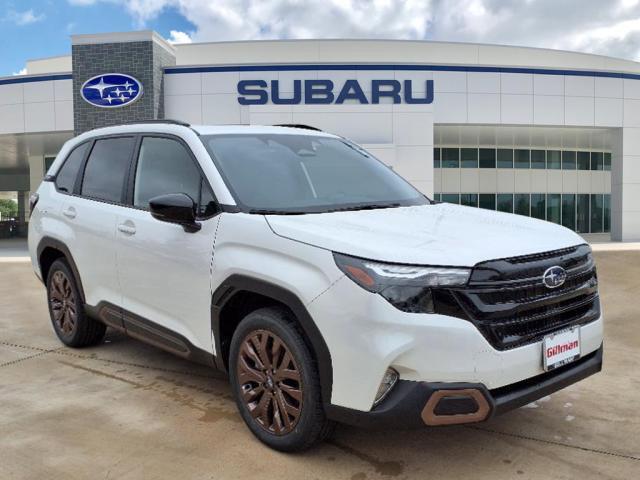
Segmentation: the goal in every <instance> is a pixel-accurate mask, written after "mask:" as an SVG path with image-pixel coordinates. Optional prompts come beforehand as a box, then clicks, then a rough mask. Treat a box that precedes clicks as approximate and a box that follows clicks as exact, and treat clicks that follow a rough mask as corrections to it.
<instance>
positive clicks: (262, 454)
mask: <svg viewBox="0 0 640 480" xmlns="http://www.w3.org/2000/svg"><path fill="white" fill-rule="evenodd" d="M596 261H597V264H598V273H599V278H600V285H601V295H602V302H603V308H604V312H605V315H606V327H605V337H606V338H605V366H604V370H603V372H602V373H600V374H598V375H596V376H593V377H590V378H588V379H586V380H585V381H583V382H581V383H578V384H576V385H573V386H571V387H569V388H567V389H566V390H563V391H561V392H558V393H555V394H553V395H551V396H550V397H547V398H543V399H541V400H540V401H537V402H535V403H534V404H530V405H528V406H527V407H525V408H521V409H519V410H516V411H514V412H511V413H508V414H506V415H504V416H502V417H500V418H495V419H492V420H491V421H489V422H488V423H483V424H478V425H476V426H465V427H448V428H440V429H424V430H417V431H409V432H406V431H405V432H403V431H394V432H388V431H367V430H359V429H356V428H352V427H346V426H339V427H338V428H337V430H336V432H335V433H334V435H333V437H332V438H331V439H330V440H329V441H328V442H326V443H324V444H322V445H320V446H319V447H318V448H315V449H313V450H311V451H309V452H305V453H303V454H296V455H287V454H282V453H278V452H274V451H271V450H269V449H268V448H266V447H264V446H262V444H260V443H259V442H258V441H257V440H255V439H254V438H253V436H252V435H251V434H250V432H249V430H248V429H247V428H246V427H245V426H244V424H243V423H242V421H241V419H240V416H239V415H238V413H237V412H236V408H235V405H234V403H233V401H232V399H231V390H230V388H229V386H228V384H227V382H226V380H225V379H224V378H222V377H220V376H219V375H217V374H215V373H214V372H211V371H209V370H208V369H206V368H205V367H202V366H199V365H195V364H191V363H188V362H186V361H184V360H181V359H179V358H176V357H173V356H171V355H169V354H166V353H164V352H162V351H159V350H157V349H154V348H153V347H149V346H146V345H144V344H142V343H139V342H137V341H135V340H132V339H128V338H126V337H124V336H122V335H120V334H116V333H113V332H109V333H108V334H107V337H106V341H105V343H104V344H102V345H100V346H98V347H94V348H88V349H82V350H73V349H69V348H66V347H63V346H62V345H61V344H60V343H59V342H58V340H57V339H56V337H55V335H54V333H53V331H52V329H51V326H50V323H49V316H48V312H47V307H46V303H45V291H44V288H43V287H42V285H41V284H40V283H39V281H38V280H37V279H36V277H35V276H34V275H33V272H32V270H31V265H30V264H29V263H26V262H24V260H20V259H18V258H16V259H14V260H8V261H4V262H0V478H2V479H13V478H15V479H47V480H55V479H64V480H69V479H75V478H78V479H80V478H81V479H110V478H111V479H136V480H137V479H156V478H157V479H160V478H163V479H164V478H168V479H181V480H182V479H248V478H256V477H257V478H260V479H263V480H268V479H280V480H281V479H283V478H285V479H289V478H291V479H319V480H320V479H346V480H366V479H392V480H393V479H399V480H400V479H413V478H415V479H426V478H429V479H435V478H438V479H440V478H442V479H463V478H472V479H474V480H477V479H485V478H486V479H489V478H490V479H492V480H495V479H514V478H516V479H534V478H535V479H538V478H540V479H552V478H553V479H557V478H562V479H591V478H594V479H595V478H598V479H602V478H615V479H625V480H627V479H632V478H640V416H639V415H638V407H637V406H638V405H639V404H640V307H638V297H639V294H640V293H639V292H640V251H613V252H597V253H596Z"/></svg>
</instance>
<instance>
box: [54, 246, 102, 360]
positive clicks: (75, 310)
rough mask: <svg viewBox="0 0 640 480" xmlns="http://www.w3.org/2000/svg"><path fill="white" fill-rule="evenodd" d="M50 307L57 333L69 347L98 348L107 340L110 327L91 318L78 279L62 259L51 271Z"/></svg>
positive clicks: (55, 263) (57, 261)
mask: <svg viewBox="0 0 640 480" xmlns="http://www.w3.org/2000/svg"><path fill="white" fill-rule="evenodd" d="M47 303H48V305H49V316H50V317H51V324H52V325H53V329H54V330H55V332H56V335H57V336H58V338H59V339H60V341H61V342H62V343H64V344H65V345H67V346H68V347H75V348H79V347H87V346H89V345H95V344H97V343H99V342H100V341H101V340H102V338H103V337H104V334H105V332H106V330H107V327H106V326H105V325H104V324H103V323H101V322H99V321H97V320H94V319H92V318H89V317H88V316H87V314H86V312H85V309H84V305H83V303H82V296H81V295H80V290H79V289H78V285H77V283H76V279H75V277H74V276H73V273H72V271H71V268H69V264H68V263H67V261H66V260H64V259H62V258H60V259H58V260H56V261H55V262H53V264H52V265H51V268H49V273H48V274H47Z"/></svg>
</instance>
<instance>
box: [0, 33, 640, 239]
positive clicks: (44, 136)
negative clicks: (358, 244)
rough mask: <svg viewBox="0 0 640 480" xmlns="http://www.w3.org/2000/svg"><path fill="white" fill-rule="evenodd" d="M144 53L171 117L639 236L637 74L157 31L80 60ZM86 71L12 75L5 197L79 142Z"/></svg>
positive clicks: (437, 51) (445, 197) (545, 60)
mask: <svg viewBox="0 0 640 480" xmlns="http://www.w3.org/2000/svg"><path fill="white" fill-rule="evenodd" d="M135 42H151V43H152V44H153V45H154V48H156V49H160V50H162V54H163V55H164V57H163V58H164V59H165V60H163V62H164V63H163V65H162V66H161V67H158V68H159V70H158V71H159V72H160V74H159V76H158V75H156V78H159V79H160V81H156V82H155V83H154V84H153V85H151V86H149V88H148V86H147V85H145V89H144V91H145V93H144V95H153V94H156V95H158V99H159V100H158V101H159V102H160V103H159V108H156V110H157V111H158V114H157V115H156V117H157V118H170V119H176V120H182V121H185V122H189V123H192V124H230V123H232V124H263V125H273V124H302V125H309V126H313V127H316V128H320V129H322V130H326V131H329V132H332V133H336V134H339V135H343V136H346V137H349V138H351V139H352V140H354V141H355V142H357V143H359V144H361V145H363V146H364V147H365V148H367V149H368V150H370V151H371V152H373V153H374V154H375V155H376V156H378V157H379V158H380V159H381V160H382V161H384V162H385V163H387V164H388V165H389V166H391V167H392V168H393V169H394V170H396V171H397V172H398V173H400V174H401V175H403V176H404V177H405V178H407V179H408V180H409V181H410V182H412V183H413V184H414V185H415V186H416V187H417V188H419V189H420V190H421V191H423V192H424V193H425V194H427V195H428V196H430V197H432V198H436V199H438V200H442V201H449V202H456V203H462V204H465V205H470V206H475V207H479V208H492V209H498V210H503V211H510V212H514V213H518V214H522V215H530V216H534V217H538V218H543V219H547V220H548V221H552V222H556V223H561V224H563V225H565V226H567V227H568V228H571V229H574V230H577V231H578V232H582V233H595V234H602V235H603V236H604V235H608V234H609V232H610V234H611V238H612V239H614V240H623V241H633V240H640V64H638V63H636V62H631V61H626V60H619V59H615V58H609V57H603V56H597V55H587V54H581V53H572V52H563V51H555V50H543V49H532V48H521V47H507V46H494V45H477V44H455V43H435V42H413V41H382V40H303V41H299V40H297V41H293V40H292V41H255V42H253V41H251V42H222V43H203V44H185V45H169V44H167V43H166V42H164V41H163V40H162V39H161V38H160V37H159V36H157V35H156V34H154V33H153V32H129V33H123V34H100V35H80V36H74V37H72V44H73V55H72V56H75V55H76V53H77V52H78V51H79V50H76V47H77V46H80V45H82V46H87V45H88V46H92V45H111V44H118V43H131V44H132V45H133V44H134V43H135ZM107 51H109V50H108V49H107ZM166 58H170V59H173V60H171V63H172V64H171V65H167V60H166ZM81 64H82V62H81V61H80V60H78V58H71V57H58V58H55V59H45V60H43V61H32V62H29V63H28V65H27V68H28V72H29V73H28V74H27V75H25V76H16V77H7V78H0V190H7V189H11V190H14V191H18V192H20V195H21V197H19V198H23V199H24V198H25V196H26V195H27V192H28V191H29V190H33V189H35V188H36V186H37V184H38V183H39V181H40V180H41V178H42V176H43V175H44V171H45V168H46V165H47V162H48V160H47V159H48V158H49V157H50V156H52V155H55V154H56V153H57V149H59V148H60V145H61V144H62V142H64V140H66V139H67V138H70V137H71V136H72V135H73V134H74V130H75V131H76V132H77V131H78V128H77V125H78V124H79V123H80V122H79V120H78V115H80V114H81V115H85V116H86V115H87V113H86V112H87V108H86V105H83V110H82V113H79V112H78V108H74V103H76V104H77V103H78V102H83V100H78V98H79V97H78V95H75V93H77V92H74V90H76V89H77V85H80V84H81V82H84V81H85V80H87V78H85V77H86V76H87V75H88V73H84V71H83V70H81V67H80V66H81ZM79 65H80V66H79ZM69 67H71V70H69ZM45 69H46V71H43V70H45ZM74 69H77V70H74ZM123 70H126V69H124V68H123ZM32 72H34V73H32ZM95 72H96V70H95V69H94V70H93V72H92V74H95ZM99 73H100V72H99V71H98V74H99ZM102 73H104V74H107V73H113V72H109V71H104V72H102ZM117 73H122V74H126V75H133V76H135V75H134V73H135V72H133V73H132V72H131V71H118V72H117ZM81 77H82V78H81ZM150 78H151V77H150ZM149 81H150V82H151V80H149ZM74 85H76V87H74ZM156 107H158V105H156ZM92 108H96V109H98V107H92ZM128 108H132V107H128V106H123V107H122V108H121V109H118V110H119V111H120V112H126V111H127V110H126V109H128ZM139 110H140V109H139ZM90 113H91V112H90ZM137 115H138V117H137V118H136V119H141V118H140V117H139V115H140V114H137ZM125 117H126V115H125ZM96 118H99V119H100V122H102V123H98V120H96V125H94V126H97V125H99V124H105V122H107V123H108V122H109V121H110V120H109V118H106V117H105V118H103V117H96ZM114 118H115V117H114ZM117 118H118V119H121V118H122V115H120V116H119V117H117ZM91 119H93V117H91ZM81 120H82V125H87V124H89V125H93V124H92V121H93V120H91V121H87V119H86V118H82V119H81ZM22 210H23V211H24V210H25V208H24V207H23V208H22Z"/></svg>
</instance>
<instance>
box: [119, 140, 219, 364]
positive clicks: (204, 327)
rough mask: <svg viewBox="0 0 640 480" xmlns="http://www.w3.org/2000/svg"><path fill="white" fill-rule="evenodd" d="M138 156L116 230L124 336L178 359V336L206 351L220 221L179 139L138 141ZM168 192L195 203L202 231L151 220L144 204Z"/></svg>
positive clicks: (182, 347)
mask: <svg viewBox="0 0 640 480" xmlns="http://www.w3.org/2000/svg"><path fill="white" fill-rule="evenodd" d="M138 150H139V153H138V154H137V158H136V160H135V161H134V164H133V167H132V171H131V175H130V185H129V196H130V198H129V203H130V205H131V208H129V209H127V210H126V211H124V212H122V214H121V215H119V217H118V220H117V228H116V230H117V231H116V235H117V239H118V270H119V279H120V285H121V287H122V292H123V303H122V306H123V308H124V309H125V312H124V317H125V323H126V325H127V331H128V332H129V333H130V334H132V335H134V336H135V335H136V334H137V335H141V336H144V337H145V339H146V340H147V341H152V343H157V344H158V345H159V346H161V347H164V348H167V349H169V350H172V351H173V352H174V353H177V354H181V355H188V354H189V351H188V350H189V346H188V345H186V344H184V342H183V341H182V339H180V337H184V339H186V340H187V341H188V342H190V343H191V344H192V345H195V346H196V347H198V348H200V349H201V350H205V351H207V352H210V353H211V352H212V350H213V348H212V342H211V321H210V318H211V313H210V308H211V290H210V275H211V259H212V255H213V245H214V241H215V232H216V225H217V223H218V220H219V217H216V216H215V213H216V203H215V200H214V198H213V194H212V191H211V188H210V187H209V184H208V182H207V181H206V179H205V177H204V175H203V174H202V172H201V169H200V168H199V165H198V163H197V161H196V159H195V157H194V156H193V154H192V152H191V151H190V149H189V147H188V146H187V145H186V144H185V143H184V142H183V141H182V140H180V139H179V138H177V137H172V136H162V135H143V136H142V137H141V139H140V143H139V147H138ZM169 193H186V194H187V195H189V196H190V197H191V198H192V199H193V200H194V201H195V202H197V203H198V212H199V213H198V215H199V221H200V223H201V225H202V228H201V230H199V231H197V232H195V233H189V232H186V231H185V230H184V228H182V227H181V226H179V225H176V224H171V223H166V222H161V221H158V220H156V219H154V218H153V217H152V216H151V214H150V213H149V199H151V198H153V197H155V196H158V195H163V194H169ZM158 326H159V327H160V328H158ZM164 329H167V330H169V332H166V331H165V330H164ZM172 333H177V334H178V335H179V336H175V335H172Z"/></svg>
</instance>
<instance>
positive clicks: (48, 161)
mask: <svg viewBox="0 0 640 480" xmlns="http://www.w3.org/2000/svg"><path fill="white" fill-rule="evenodd" d="M55 159H56V157H44V173H47V172H48V171H49V169H50V168H51V165H53V162H54V160H55Z"/></svg>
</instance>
